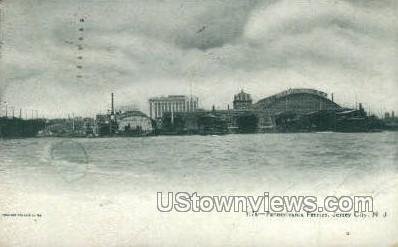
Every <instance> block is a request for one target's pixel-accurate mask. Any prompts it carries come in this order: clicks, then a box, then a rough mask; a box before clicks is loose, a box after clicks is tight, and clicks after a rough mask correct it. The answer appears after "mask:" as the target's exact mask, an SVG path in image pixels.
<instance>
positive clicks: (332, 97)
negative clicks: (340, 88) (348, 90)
mask: <svg viewBox="0 0 398 247" xmlns="http://www.w3.org/2000/svg"><path fill="white" fill-rule="evenodd" d="M332 102H334V94H333V93H332Z"/></svg>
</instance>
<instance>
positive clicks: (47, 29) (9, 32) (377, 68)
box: [0, 0, 398, 116]
mask: <svg viewBox="0 0 398 247" xmlns="http://www.w3.org/2000/svg"><path fill="white" fill-rule="evenodd" d="M4 9H5V12H4V20H3V22H2V26H1V28H2V34H3V38H4V46H3V48H2V54H3V57H2V58H1V63H0V69H1V70H2V72H3V73H2V78H1V79H0V85H2V86H3V87H4V86H6V85H7V89H6V95H5V96H6V97H7V100H8V101H10V102H11V103H13V104H15V105H18V106H22V107H30V108H38V109H41V110H42V111H43V112H44V113H46V114H48V115H52V116H55V115H61V114H63V113H65V112H75V113H76V114H78V113H81V114H85V113H87V112H91V113H94V112H98V111H99V109H105V108H106V107H107V104H108V98H109V97H108V95H109V93H110V91H115V93H116V95H117V96H118V98H117V99H118V100H119V103H120V104H136V105H138V106H140V108H141V109H143V110H146V109H147V99H148V98H149V97H151V96H154V95H157V94H173V93H178V94H181V93H184V94H189V92H190V87H191V86H192V87H193V91H194V94H197V95H198V96H199V97H200V98H201V103H202V106H204V107H210V106H211V105H213V104H215V105H220V106H226V104H228V103H230V101H231V98H232V96H233V94H234V93H235V92H236V91H237V90H238V89H239V88H241V87H244V88H246V89H247V90H249V91H251V93H252V94H254V95H255V97H257V98H261V97H264V96H268V95H270V94H272V93H276V92H278V91H280V90H283V89H286V88H289V87H313V88H316V89H320V90H324V91H327V92H335V95H337V96H336V99H339V100H341V102H342V103H347V102H353V100H352V99H353V98H354V97H355V95H357V97H358V98H359V99H360V100H362V101H364V103H368V104H372V105H377V104H378V105H380V106H381V105H383V106H384V107H386V108H389V109H393V108H397V105H398V102H397V100H396V99H395V98H396V97H394V93H393V92H395V91H396V89H397V87H398V86H397V75H398V73H397V68H396V66H395V65H396V64H397V62H398V61H397V57H398V56H397V55H398V54H397V37H398V34H397V32H398V31H397V30H398V28H397V17H396V14H395V13H396V11H397V10H398V8H397V3H396V2H395V1H388V0H383V1H353V0H351V1H284V0H280V1H259V0H252V1H240V0H236V1H221V0H217V1H213V0H211V1H210V0H209V1H200V2H197V1H171V0H168V1H166V0H164V1H160V0H159V1H155V0H149V1H133V0H132V1H113V2H105V1H94V0H92V1H85V2H81V1H54V0H51V1H38V0H29V1H22V0H15V1H7V3H6V5H5V8H4ZM43 13H45V14H43ZM80 18H84V19H85V22H84V23H80V22H79V19H80ZM81 27H83V28H84V32H80V31H79V28H81ZM79 37H83V40H82V41H79V40H78V38H79ZM79 42H80V43H81V44H82V45H83V50H80V51H79V50H78V49H77V44H79ZM78 56H82V57H83V59H81V60H79V59H77V57H78ZM77 66H82V68H81V69H79V68H77ZM78 75H80V76H82V78H77V76H78ZM339 97H340V98H339Z"/></svg>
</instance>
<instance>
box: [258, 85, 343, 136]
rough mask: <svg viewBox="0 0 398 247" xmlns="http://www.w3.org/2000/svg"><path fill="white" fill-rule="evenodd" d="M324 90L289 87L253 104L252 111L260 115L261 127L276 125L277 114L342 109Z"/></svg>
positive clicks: (300, 113) (299, 113)
mask: <svg viewBox="0 0 398 247" xmlns="http://www.w3.org/2000/svg"><path fill="white" fill-rule="evenodd" d="M340 109H342V107H341V106H339V105H338V104H336V103H335V102H334V101H333V100H332V99H329V98H328V95H327V94H326V93H324V92H321V91H318V90H315V89H306V88H297V89H288V90H285V91H282V92H280V93H278V94H275V95H272V96H270V97H266V98H264V99H261V100H259V101H258V102H257V103H255V104H253V106H252V111H254V112H255V113H256V114H257V115H258V117H259V126H260V127H261V128H273V127H275V116H277V115H280V114H284V113H293V114H298V115H302V114H308V113H311V112H316V111H323V110H326V111H327V110H340Z"/></svg>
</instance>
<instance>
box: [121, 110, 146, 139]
mask: <svg viewBox="0 0 398 247" xmlns="http://www.w3.org/2000/svg"><path fill="white" fill-rule="evenodd" d="M116 120H117V123H118V130H119V133H121V134H122V135H123V134H124V135H144V134H150V133H151V132H152V131H153V127H152V120H151V119H150V118H149V117H148V116H147V115H145V114H144V113H143V112H141V111H137V110H135V111H126V112H121V113H118V114H116Z"/></svg>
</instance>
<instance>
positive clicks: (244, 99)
mask: <svg viewBox="0 0 398 247" xmlns="http://www.w3.org/2000/svg"><path fill="white" fill-rule="evenodd" d="M252 103H253V100H252V97H251V96H250V94H248V93H245V92H244V91H243V89H242V91H240V92H239V93H238V94H235V95H234V102H233V104H234V110H249V109H250V107H251V105H252Z"/></svg>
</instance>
